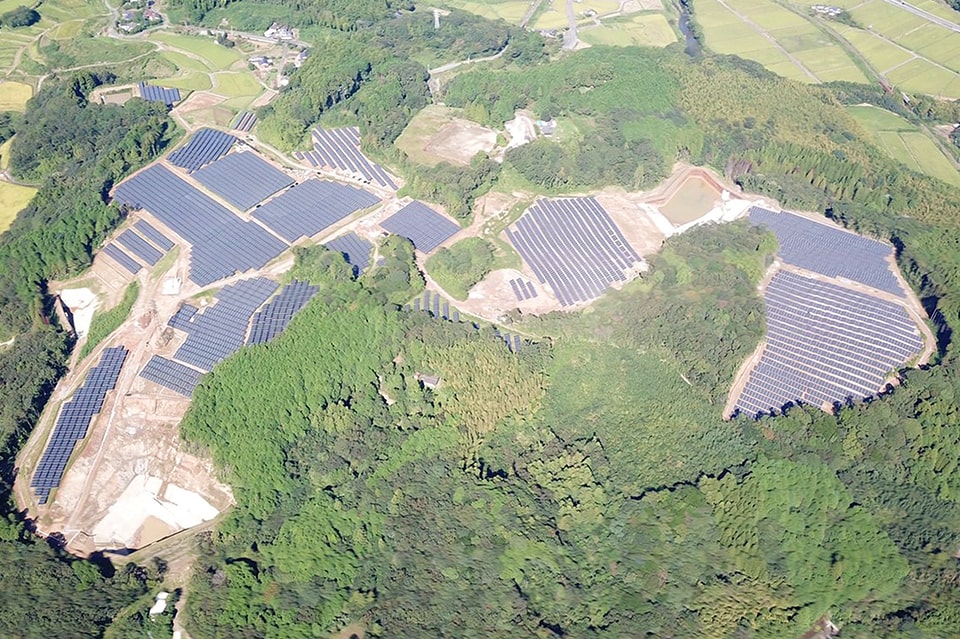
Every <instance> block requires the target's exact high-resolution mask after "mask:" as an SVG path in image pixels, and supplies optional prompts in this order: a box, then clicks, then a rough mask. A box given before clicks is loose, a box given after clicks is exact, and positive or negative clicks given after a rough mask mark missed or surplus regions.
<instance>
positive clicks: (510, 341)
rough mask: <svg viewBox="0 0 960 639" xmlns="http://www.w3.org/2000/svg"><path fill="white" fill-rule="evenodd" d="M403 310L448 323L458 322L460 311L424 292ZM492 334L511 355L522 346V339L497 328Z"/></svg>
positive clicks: (439, 297)
mask: <svg viewBox="0 0 960 639" xmlns="http://www.w3.org/2000/svg"><path fill="white" fill-rule="evenodd" d="M403 310H405V311H407V312H415V313H428V314H430V315H431V316H432V317H434V318H435V319H440V320H445V321H448V322H458V323H459V322H460V311H458V310H457V309H455V308H452V307H451V306H450V302H448V301H447V300H445V299H443V298H442V297H441V296H440V295H438V294H436V293H431V292H430V291H424V292H423V295H420V296H418V297H416V298H415V299H414V300H413V302H411V303H410V304H405V305H404V307H403ZM473 327H474V328H475V329H477V330H480V325H479V324H477V323H473ZM493 334H494V335H496V336H497V337H499V338H500V339H502V340H503V342H504V343H505V344H506V345H507V348H508V349H510V351H511V352H512V353H517V352H519V351H520V347H521V346H522V338H521V337H520V335H517V334H511V333H506V332H501V331H500V329H498V328H494V329H493Z"/></svg>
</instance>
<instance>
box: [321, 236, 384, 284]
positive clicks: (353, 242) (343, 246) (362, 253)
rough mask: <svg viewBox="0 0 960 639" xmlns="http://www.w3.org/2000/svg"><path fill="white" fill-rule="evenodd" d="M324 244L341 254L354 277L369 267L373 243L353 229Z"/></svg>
mask: <svg viewBox="0 0 960 639" xmlns="http://www.w3.org/2000/svg"><path fill="white" fill-rule="evenodd" d="M324 246H326V247H327V248H328V249H330V250H331V251H336V252H338V253H340V254H341V255H343V258H344V259H345V260H346V261H347V264H349V265H350V266H352V267H353V275H354V276H355V277H356V276H358V275H360V274H361V273H363V272H364V271H366V270H367V269H368V268H369V267H370V262H371V256H372V255H373V244H371V243H370V242H368V241H366V240H364V239H361V238H360V236H358V235H357V234H356V233H354V232H353V231H351V232H349V233H346V234H345V235H341V236H340V237H337V238H334V239H332V240H330V241H329V242H327V243H326V244H324Z"/></svg>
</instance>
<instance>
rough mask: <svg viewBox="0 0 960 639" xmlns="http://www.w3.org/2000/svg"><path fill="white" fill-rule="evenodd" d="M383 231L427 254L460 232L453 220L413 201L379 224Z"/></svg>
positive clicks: (421, 203)
mask: <svg viewBox="0 0 960 639" xmlns="http://www.w3.org/2000/svg"><path fill="white" fill-rule="evenodd" d="M380 226H382V227H383V228H384V229H385V230H387V231H389V232H390V233H393V234H394V235H400V236H401V237H405V238H407V239H408V240H410V241H411V242H413V246H414V248H416V249H417V250H418V251H421V252H423V253H429V252H430V251H432V250H433V249H435V248H437V247H438V246H440V245H441V244H443V243H444V242H445V241H447V240H448V239H450V238H451V237H453V235H454V234H456V233H457V232H458V231H459V230H460V226H459V225H458V224H457V223H456V222H454V221H453V220H451V219H449V218H447V217H444V216H443V215H440V214H439V213H437V212H436V211H434V210H433V209H431V208H430V207H429V206H427V205H426V204H424V203H423V202H420V201H419V200H414V201H413V202H411V203H410V204H407V205H406V206H404V207H403V208H402V209H400V210H399V211H397V212H396V213H394V214H393V215H391V216H390V217H388V218H387V219H385V220H384V221H383V222H381V223H380Z"/></svg>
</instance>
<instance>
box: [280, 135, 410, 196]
mask: <svg viewBox="0 0 960 639" xmlns="http://www.w3.org/2000/svg"><path fill="white" fill-rule="evenodd" d="M312 135H313V150H312V151H306V152H299V151H298V152H296V153H294V154H293V156H294V157H295V158H297V159H298V160H301V161H305V162H308V163H309V164H310V166H313V167H320V168H326V169H336V170H339V171H346V172H347V173H351V174H353V175H356V176H362V177H363V179H364V180H366V181H368V182H370V183H374V184H378V185H379V186H382V187H384V188H389V189H392V190H396V189H397V185H396V184H395V183H394V182H393V180H392V179H391V178H390V175H389V174H388V173H387V172H386V171H385V170H384V169H383V167H382V166H380V165H379V164H377V163H376V162H373V161H371V160H369V159H367V156H365V155H364V154H363V152H362V151H361V150H360V129H359V128H358V127H355V126H350V127H343V128H339V129H314V130H313V133H312Z"/></svg>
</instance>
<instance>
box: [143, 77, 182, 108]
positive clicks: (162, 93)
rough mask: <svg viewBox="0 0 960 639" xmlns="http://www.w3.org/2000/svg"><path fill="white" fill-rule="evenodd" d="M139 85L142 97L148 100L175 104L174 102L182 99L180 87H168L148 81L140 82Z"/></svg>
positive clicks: (169, 104) (170, 104) (168, 104)
mask: <svg viewBox="0 0 960 639" xmlns="http://www.w3.org/2000/svg"><path fill="white" fill-rule="evenodd" d="M137 87H138V88H139V89H140V97H141V98H143V99H144V100H146V101H147V102H162V103H164V104H166V105H167V106H173V103H174V102H179V101H180V89H167V88H164V87H158V86H154V85H152V84H147V83H146V82H140V83H139V84H138V85H137Z"/></svg>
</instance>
